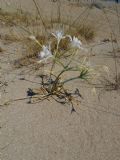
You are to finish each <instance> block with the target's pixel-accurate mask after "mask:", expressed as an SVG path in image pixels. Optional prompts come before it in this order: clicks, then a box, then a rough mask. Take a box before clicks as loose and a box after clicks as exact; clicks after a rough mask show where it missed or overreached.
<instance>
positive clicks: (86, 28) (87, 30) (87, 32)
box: [77, 25, 95, 41]
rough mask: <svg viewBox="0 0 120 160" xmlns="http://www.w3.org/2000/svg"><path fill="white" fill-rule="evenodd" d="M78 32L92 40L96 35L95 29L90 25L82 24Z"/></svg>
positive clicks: (86, 38)
mask: <svg viewBox="0 0 120 160" xmlns="http://www.w3.org/2000/svg"><path fill="white" fill-rule="evenodd" d="M77 34H78V35H80V36H82V37H83V38H84V39H85V40H86V41H91V40H93V39H94V37H95V29H94V28H93V27H91V26H90V25H80V26H79V27H78V28H77Z"/></svg>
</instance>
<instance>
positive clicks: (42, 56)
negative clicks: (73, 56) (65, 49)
mask: <svg viewBox="0 0 120 160" xmlns="http://www.w3.org/2000/svg"><path fill="white" fill-rule="evenodd" d="M52 56H53V55H52V52H51V50H50V45H49V47H48V46H44V45H43V47H42V51H41V52H40V53H39V54H38V57H39V59H40V61H38V63H41V61H42V60H44V59H48V58H50V57H52Z"/></svg>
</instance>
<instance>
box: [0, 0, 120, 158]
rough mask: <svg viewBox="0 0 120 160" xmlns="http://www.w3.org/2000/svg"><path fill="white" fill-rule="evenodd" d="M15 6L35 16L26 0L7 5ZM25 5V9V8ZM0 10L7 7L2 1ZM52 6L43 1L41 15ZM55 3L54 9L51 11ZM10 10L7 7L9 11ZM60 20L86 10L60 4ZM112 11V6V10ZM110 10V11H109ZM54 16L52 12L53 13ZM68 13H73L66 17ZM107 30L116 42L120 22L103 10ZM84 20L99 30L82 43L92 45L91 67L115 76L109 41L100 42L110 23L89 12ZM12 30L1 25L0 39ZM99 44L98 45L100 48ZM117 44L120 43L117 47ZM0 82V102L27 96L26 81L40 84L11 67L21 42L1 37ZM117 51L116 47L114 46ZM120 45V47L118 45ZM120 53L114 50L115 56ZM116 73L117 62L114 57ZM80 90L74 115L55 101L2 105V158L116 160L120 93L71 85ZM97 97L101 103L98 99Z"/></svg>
mask: <svg viewBox="0 0 120 160" xmlns="http://www.w3.org/2000/svg"><path fill="white" fill-rule="evenodd" d="M10 2H11V3H12V7H13V4H14V6H15V7H16V6H18V7H19V6H20V5H21V6H22V8H24V9H27V10H31V12H32V11H33V12H35V8H34V7H33V5H32V2H31V1H30V0H27V1H23V0H21V1H19V2H20V4H19V3H18V1H15V0H11V1H10ZM28 3H29V6H28ZM0 5H1V7H3V8H4V7H5V8H6V9H8V8H10V6H11V5H10V6H9V5H8V6H7V7H6V6H5V4H4V1H2V0H1V4H0ZM52 5H53V3H51V2H48V1H47V0H44V1H43V0H41V1H40V6H41V8H42V14H43V15H44V14H45V15H46V16H47V18H48V19H49V17H48V16H49V15H50V13H51V6H52ZM55 6H57V5H56V3H55V4H54V6H53V8H55ZM12 7H11V8H12ZM62 8H63V12H62V17H63V18H66V17H69V16H70V17H71V20H73V19H74V18H75V17H76V15H78V14H79V13H80V12H82V10H84V7H80V6H76V5H74V6H73V7H72V10H71V6H70V5H68V3H63V4H62ZM112 8H113V6H112ZM110 9H111V8H109V9H108V10H110ZM53 12H56V11H55V9H54V10H53ZM70 13H71V14H70ZM107 14H108V17H109V19H110V22H111V26H112V28H113V29H114V31H115V34H116V37H117V40H118V42H120V39H119V38H120V36H119V35H120V34H119V27H118V19H117V16H116V13H115V11H114V10H110V11H108V12H107ZM88 21H89V23H90V24H93V25H94V27H95V29H96V30H97V34H96V38H95V40H94V41H92V42H89V43H85V46H87V47H90V46H94V47H91V48H92V50H90V51H91V52H92V53H91V54H93V55H95V56H92V57H91V61H92V63H93V64H97V65H107V66H108V67H109V69H110V79H111V77H114V76H115V68H114V59H113V58H111V56H110V55H111V53H110V52H111V51H112V49H113V48H112V43H111V42H110V41H108V42H103V40H104V39H107V38H110V30H109V25H108V24H107V22H106V21H105V19H104V16H103V12H102V11H101V10H100V9H98V8H93V9H92V10H91V11H90V13H89V18H88ZM11 30H12V27H9V26H5V25H4V24H2V23H0V35H2V36H3V35H4V34H6V33H10V31H11ZM98 44H99V45H98ZM118 44H120V43H118ZM0 47H2V48H3V52H2V53H0V67H1V69H0V72H1V75H0V80H1V81H2V82H6V83H7V86H5V87H2V88H1V89H0V91H1V99H0V103H1V104H2V103H3V102H5V101H7V100H9V99H16V98H22V97H26V91H27V89H28V88H30V87H32V88H34V87H37V86H38V85H37V84H34V83H31V82H29V81H24V80H20V79H21V78H23V77H24V78H26V79H27V80H31V81H36V82H39V78H38V77H36V76H35V73H34V71H33V72H32V71H31V73H30V74H28V73H26V72H27V70H26V68H24V67H23V68H20V69H14V68H13V65H12V62H13V60H15V59H16V58H18V57H19V56H20V54H21V53H22V54H23V53H24V52H23V46H22V44H21V43H18V42H13V43H8V42H7V41H6V40H3V39H2V38H0ZM114 47H115V48H116V49H117V47H118V46H117V44H116V43H114ZM119 47H120V45H119ZM119 53H120V52H117V55H118V56H119ZM117 66H118V72H119V70H120V60H119V58H118V59H117ZM73 86H74V87H78V88H80V91H81V93H82V95H83V97H84V100H82V102H81V104H80V105H79V106H75V109H76V111H77V113H72V114H71V107H70V106H69V105H67V106H64V105H61V104H58V103H57V102H55V101H53V100H52V99H51V100H50V101H47V100H46V101H43V102H41V103H37V104H28V103H27V100H24V101H16V102H13V103H10V104H9V105H7V106H1V107H0V160H119V159H120V104H119V103H120V90H119V89H118V90H112V91H105V89H104V88H103V89H98V90H97V95H93V94H92V93H91V89H89V88H86V87H85V86H84V85H81V83H80V82H79V81H75V82H72V83H70V88H72V87H73ZM98 95H100V99H98Z"/></svg>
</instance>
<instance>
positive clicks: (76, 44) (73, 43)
mask: <svg viewBox="0 0 120 160" xmlns="http://www.w3.org/2000/svg"><path fill="white" fill-rule="evenodd" d="M67 37H69V38H70V42H71V46H72V47H73V48H79V49H83V47H82V42H81V41H80V40H79V39H78V38H77V37H75V36H74V37H73V38H72V37H71V36H70V35H68V36H67Z"/></svg>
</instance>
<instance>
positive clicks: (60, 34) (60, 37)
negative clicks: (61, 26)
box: [52, 31, 65, 45]
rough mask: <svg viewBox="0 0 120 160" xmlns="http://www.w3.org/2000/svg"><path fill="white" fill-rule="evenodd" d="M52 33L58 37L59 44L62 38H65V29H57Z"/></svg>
mask: <svg viewBox="0 0 120 160" xmlns="http://www.w3.org/2000/svg"><path fill="white" fill-rule="evenodd" d="M52 35H53V36H54V37H55V38H56V39H57V42H58V44H57V45H59V43H60V41H61V39H64V38H65V36H64V32H63V31H56V32H55V33H52Z"/></svg>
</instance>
